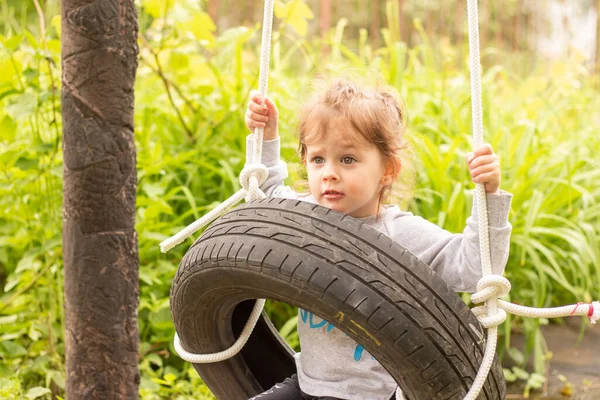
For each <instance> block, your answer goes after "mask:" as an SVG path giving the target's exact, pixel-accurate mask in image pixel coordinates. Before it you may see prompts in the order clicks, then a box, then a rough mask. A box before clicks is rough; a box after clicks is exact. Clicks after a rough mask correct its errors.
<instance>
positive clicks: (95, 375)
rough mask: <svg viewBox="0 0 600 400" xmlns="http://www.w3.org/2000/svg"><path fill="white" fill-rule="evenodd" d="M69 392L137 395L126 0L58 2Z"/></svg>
mask: <svg viewBox="0 0 600 400" xmlns="http://www.w3.org/2000/svg"><path fill="white" fill-rule="evenodd" d="M61 19H62V68H63V87H62V118H63V152H64V167H63V172H64V187H63V194H64V202H63V253H64V262H65V311H66V324H67V327H66V332H65V344H66V369H67V382H66V392H67V398H68V399H69V400H74V399H86V400H88V399H137V398H138V386H139V381H140V375H139V370H138V358H137V356H138V343H139V339H138V325H137V308H138V303H139V284H138V267H139V259H138V251H137V234H136V232H135V229H134V222H135V197H136V185H137V174H136V150H135V143H134V137H133V104H134V93H133V86H134V81H135V74H136V70H137V55H138V46H137V33H138V24H137V12H136V9H135V6H134V2H133V0H96V1H91V0H62V1H61Z"/></svg>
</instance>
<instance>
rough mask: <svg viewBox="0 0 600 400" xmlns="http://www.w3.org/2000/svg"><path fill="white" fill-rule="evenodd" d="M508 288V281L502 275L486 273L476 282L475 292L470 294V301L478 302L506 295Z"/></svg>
mask: <svg viewBox="0 0 600 400" xmlns="http://www.w3.org/2000/svg"><path fill="white" fill-rule="evenodd" d="M510 288H511V286H510V281H509V280H508V279H506V278H505V277H503V276H502V275H486V276H484V277H483V278H481V279H480V280H479V282H477V292H476V293H473V294H472V295H471V302H472V303H474V304H479V303H483V302H486V301H488V300H489V299H491V298H499V297H502V296H506V295H507V294H508V293H509V292H510Z"/></svg>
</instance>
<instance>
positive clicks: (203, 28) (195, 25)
mask: <svg viewBox="0 0 600 400" xmlns="http://www.w3.org/2000/svg"><path fill="white" fill-rule="evenodd" d="M180 27H181V29H183V30H185V31H188V32H191V33H192V34H193V35H194V38H196V40H199V41H200V42H201V43H202V42H204V44H212V43H213V42H214V40H215V37H214V35H213V32H214V31H216V30H217V27H216V26H215V24H214V22H213V20H212V18H211V17H210V15H208V14H207V13H204V12H201V13H198V14H196V15H193V16H192V17H191V18H190V19H188V20H187V21H186V22H183V23H181V24H180Z"/></svg>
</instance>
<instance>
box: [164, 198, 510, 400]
mask: <svg viewBox="0 0 600 400" xmlns="http://www.w3.org/2000/svg"><path fill="white" fill-rule="evenodd" d="M257 298H268V299H275V300H279V301H283V302H286V303H289V304H292V305H295V306H298V307H301V308H303V309H305V310H307V311H310V312H313V313H314V314H316V315H318V316H319V317H321V318H323V319H325V320H328V321H330V322H332V323H334V325H335V326H336V327H338V328H339V329H341V330H342V331H344V332H345V333H347V334H348V335H350V336H351V337H352V338H353V339H354V340H356V341H357V342H358V343H360V344H361V345H363V347H364V348H365V349H366V350H367V351H368V352H369V353H371V354H372V355H373V356H375V357H376V358H377V360H378V361H379V362H380V363H381V364H382V365H383V366H384V367H385V368H386V370H387V371H388V372H389V373H390V374H391V375H392V376H393V377H394V379H395V380H396V382H398V383H399V384H400V387H401V388H402V390H403V391H404V393H405V396H406V397H407V398H409V399H412V400H415V399H462V398H463V397H464V396H465V394H466V393H467V391H468V389H469V387H470V385H471V383H472V382H473V380H474V378H475V376H476V374H477V370H478V369H479V366H480V364H481V360H482V358H483V353H484V349H485V334H484V332H483V329H482V328H481V326H480V324H479V323H478V321H477V319H476V318H475V316H474V315H473V313H471V311H470V310H469V308H468V307H467V306H466V305H465V304H464V303H463V301H462V300H461V299H460V297H459V296H457V295H456V293H454V292H453V291H451V290H450V289H449V288H448V287H447V286H446V284H445V283H444V281H443V280H442V279H441V278H440V277H439V276H438V275H437V274H435V273H434V272H433V271H432V270H431V269H430V268H429V267H428V266H427V265H425V264H424V263H423V262H421V261H419V260H418V259H417V258H416V257H415V256H414V255H412V254H411V253H409V252H408V251H407V250H405V249H404V248H403V247H401V246H399V245H398V244H396V243H394V242H393V241H392V240H391V239H389V238H388V237H387V236H385V235H383V234H381V233H379V232H377V231H376V230H375V229H373V228H371V227H369V226H367V225H364V224H363V223H362V222H360V221H358V220H356V219H354V218H351V217H349V216H346V215H344V214H341V213H338V212H335V211H332V210H329V209H327V208H325V207H321V206H318V205H313V204H310V203H306V202H302V201H293V200H284V199H268V200H263V201H259V202H251V203H245V204H243V205H241V206H239V207H237V208H235V209H234V210H232V211H230V212H228V213H227V214H225V215H223V216H222V217H221V218H220V219H218V220H217V221H215V222H214V223H213V224H212V225H211V226H210V227H209V228H208V229H207V230H206V231H205V232H204V233H203V235H202V236H201V237H200V238H199V239H198V240H197V241H196V243H194V245H193V246H192V247H191V248H190V249H189V250H188V252H187V253H186V254H185V257H184V258H183V260H182V261H181V264H180V265H179V269H178V271H177V274H176V276H175V279H174V281H173V286H172V289H171V311H172V314H173V320H174V323H175V328H176V329H177V332H178V334H179V337H180V339H181V343H182V345H183V347H184V348H185V349H186V350H188V351H190V352H194V353H201V354H202V353H212V352H217V351H221V350H224V349H226V348H228V347H230V346H231V345H232V344H233V342H234V341H235V338H236V337H237V335H239V332H240V331H241V329H242V328H243V326H244V324H245V322H246V320H247V318H248V315H249V313H250V310H251V309H252V306H253V304H254V300H251V299H257ZM338 312H342V313H343V314H344V316H345V317H344V318H343V319H341V320H340V319H336V318H335V316H336V315H338ZM357 326H360V327H362V328H361V329H357V328H356V327H357ZM374 338H377V340H378V341H379V342H380V343H379V344H378V343H376V342H375V340H374ZM292 354H293V352H292V351H291V350H290V349H289V347H288V346H287V345H286V344H285V343H284V342H283V341H282V340H281V338H280V337H279V335H278V334H277V332H276V331H275V329H274V328H273V327H272V325H271V324H270V323H269V322H268V319H264V318H263V319H260V320H259V323H258V324H257V328H256V329H255V331H254V332H253V334H252V335H251V337H250V340H249V342H248V343H247V344H246V346H245V347H244V349H243V350H242V352H241V353H240V354H238V355H236V356H235V357H233V358H231V359H229V360H227V361H223V362H219V363H214V364H196V365H194V367H195V368H196V370H197V371H198V373H199V374H200V375H201V376H202V378H203V380H204V381H205V383H206V384H207V385H208V387H209V388H210V390H211V391H212V392H213V393H214V394H215V396H216V397H217V398H218V399H231V400H242V399H248V398H249V397H251V396H253V395H256V394H257V393H260V392H262V391H264V390H266V389H268V388H270V387H271V386H272V385H274V384H275V383H277V382H281V381H282V380H283V379H284V378H285V377H287V376H290V375H291V374H292V373H294V372H295V365H294V361H293V359H292ZM505 393H506V386H505V381H504V377H503V374H502V368H501V365H500V363H499V362H498V360H497V357H496V359H495V360H494V364H493V366H492V369H491V372H490V374H489V376H488V379H487V381H486V384H485V386H484V390H482V392H481V394H480V396H479V399H504V398H505Z"/></svg>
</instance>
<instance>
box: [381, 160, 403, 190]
mask: <svg viewBox="0 0 600 400" xmlns="http://www.w3.org/2000/svg"><path fill="white" fill-rule="evenodd" d="M401 168H402V163H401V162H400V160H396V159H393V158H392V159H390V160H389V161H388V163H387V166H386V167H385V171H384V173H383V177H382V178H381V184H382V185H383V186H389V185H391V184H392V183H393V182H394V180H395V179H396V178H397V177H398V174H400V169H401Z"/></svg>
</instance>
